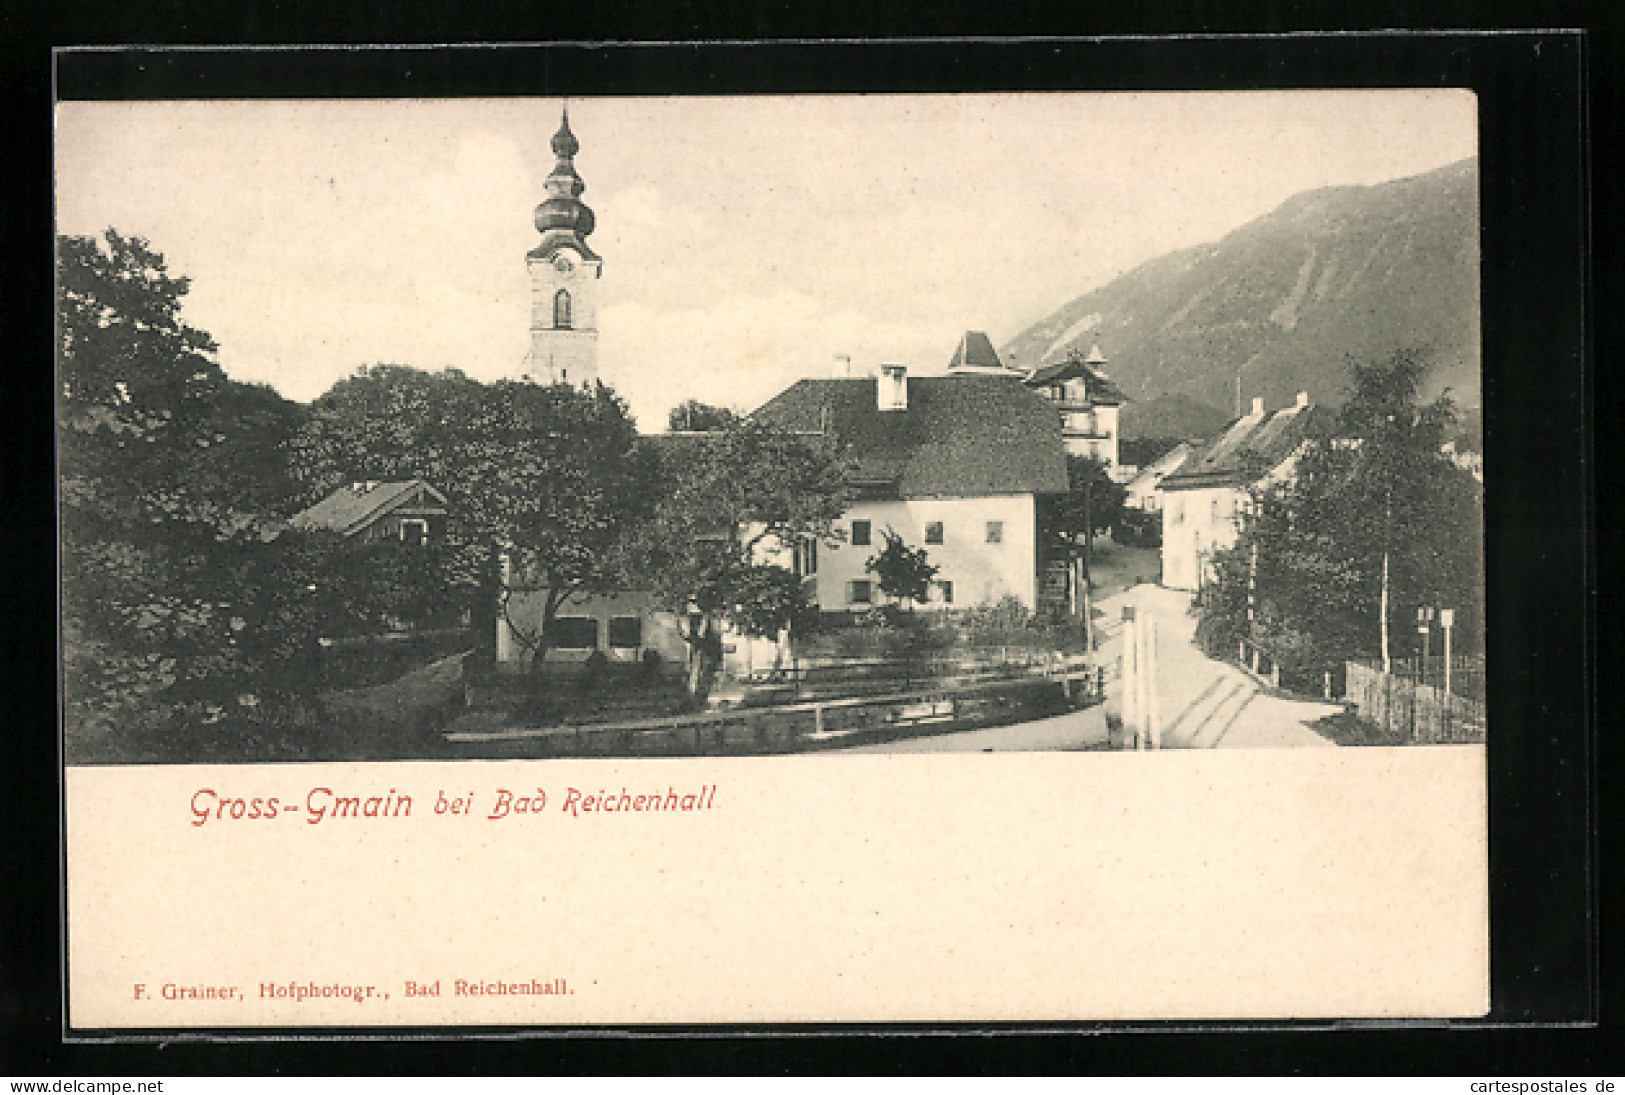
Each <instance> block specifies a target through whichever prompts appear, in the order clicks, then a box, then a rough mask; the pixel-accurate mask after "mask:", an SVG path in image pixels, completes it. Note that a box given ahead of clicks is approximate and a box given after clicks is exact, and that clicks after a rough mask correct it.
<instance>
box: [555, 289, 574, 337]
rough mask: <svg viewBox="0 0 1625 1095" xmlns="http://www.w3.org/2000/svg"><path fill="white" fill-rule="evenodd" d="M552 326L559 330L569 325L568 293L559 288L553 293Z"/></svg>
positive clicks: (566, 328) (565, 328) (567, 327)
mask: <svg viewBox="0 0 1625 1095" xmlns="http://www.w3.org/2000/svg"><path fill="white" fill-rule="evenodd" d="M553 326H555V327H557V328H559V329H560V330H568V329H569V327H570V293H569V291H568V290H565V289H560V290H559V291H558V292H557V293H555V294H554V295H553Z"/></svg>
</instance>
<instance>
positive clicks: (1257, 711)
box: [843, 584, 1342, 753]
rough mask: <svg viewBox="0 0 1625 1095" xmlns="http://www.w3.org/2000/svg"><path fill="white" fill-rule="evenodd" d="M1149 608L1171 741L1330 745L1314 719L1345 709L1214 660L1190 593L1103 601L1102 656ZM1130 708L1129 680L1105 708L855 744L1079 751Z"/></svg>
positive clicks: (1100, 741)
mask: <svg viewBox="0 0 1625 1095" xmlns="http://www.w3.org/2000/svg"><path fill="white" fill-rule="evenodd" d="M1129 605H1132V606H1134V607H1135V609H1136V611H1138V612H1144V613H1149V614H1150V615H1151V616H1152V617H1153V618H1154V619H1155V620H1156V629H1157V696H1156V703H1157V711H1158V713H1159V715H1160V716H1161V720H1162V746H1163V748H1165V749H1260V748H1278V747H1298V746H1308V747H1315V746H1330V745H1331V744H1332V743H1331V742H1330V741H1328V740H1327V739H1326V738H1323V737H1321V736H1320V735H1319V734H1317V733H1315V732H1314V731H1313V730H1311V729H1309V727H1308V726H1307V725H1305V724H1306V723H1310V722H1313V721H1315V720H1316V719H1319V718H1322V717H1324V716H1326V715H1331V714H1336V713H1337V712H1339V711H1341V710H1342V708H1341V707H1340V706H1338V705H1336V704H1328V703H1313V702H1305V701H1301V700H1290V699H1284V698H1281V697H1279V696H1273V695H1270V694H1269V693H1268V690H1267V689H1264V688H1261V687H1260V686H1259V685H1258V684H1257V683H1256V682H1255V681H1254V680H1253V679H1252V678H1251V677H1249V676H1248V675H1247V674H1246V673H1243V672H1242V671H1241V670H1240V669H1238V668H1236V667H1235V666H1232V665H1226V664H1224V663H1222V662H1217V661H1214V660H1213V659H1211V658H1209V657H1207V656H1206V655H1205V654H1203V653H1202V652H1201V651H1200V650H1198V649H1197V648H1196V646H1195V644H1194V643H1193V641H1192V638H1193V636H1194V633H1195V630H1196V617H1195V616H1193V615H1191V614H1190V612H1189V605H1190V595H1189V594H1187V593H1181V592H1179V591H1178V590H1171V589H1163V588H1162V587H1160V586H1155V585H1149V584H1145V585H1139V586H1136V587H1134V588H1133V589H1129V590H1126V591H1124V592H1122V593H1118V594H1115V595H1113V596H1111V597H1108V598H1106V599H1104V600H1102V601H1101V602H1100V603H1099V607H1100V609H1101V610H1102V611H1103V612H1104V613H1105V616H1104V617H1103V618H1102V619H1101V620H1100V621H1099V626H1100V628H1101V636H1102V638H1103V640H1104V641H1103V642H1102V643H1101V646H1100V657H1101V661H1102V662H1103V663H1104V664H1106V665H1112V664H1114V663H1115V662H1116V660H1117V658H1118V656H1119V654H1120V653H1121V649H1122V626H1121V622H1122V614H1123V608H1124V607H1125V606H1129ZM1121 711H1122V681H1121V680H1120V679H1111V680H1109V681H1108V683H1107V686H1106V703H1105V705H1104V707H1098V706H1097V707H1091V708H1087V709H1085V710H1082V711H1075V712H1071V713H1069V714H1065V715H1057V716H1055V717H1053V718H1047V719H1038V720H1036V721H1033V722H1026V723H1017V724H1015V725H1011V726H1001V727H995V728H993V729H989V730H970V731H964V732H961V733H956V734H938V735H932V736H930V737H920V738H913V739H909V740H905V741H895V742H885V743H881V744H875V745H864V746H859V747H856V748H853V749H850V750H843V751H844V752H854V753H985V752H996V753H1004V752H1032V751H1038V750H1049V749H1057V750H1078V749H1100V748H1104V747H1105V743H1106V737H1107V731H1106V715H1107V713H1110V714H1111V716H1112V717H1113V718H1114V719H1115V718H1116V717H1117V715H1118V714H1119V713H1120V712H1121Z"/></svg>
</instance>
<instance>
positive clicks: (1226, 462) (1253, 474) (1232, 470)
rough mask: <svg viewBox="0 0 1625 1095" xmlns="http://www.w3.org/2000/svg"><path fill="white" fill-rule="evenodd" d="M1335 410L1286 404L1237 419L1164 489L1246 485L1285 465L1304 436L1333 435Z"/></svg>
mask: <svg viewBox="0 0 1625 1095" xmlns="http://www.w3.org/2000/svg"><path fill="white" fill-rule="evenodd" d="M1336 424H1337V415H1336V412H1334V411H1332V410H1331V409H1329V408H1326V407H1301V408H1299V407H1287V408H1285V409H1283V410H1279V411H1276V412H1275V413H1274V414H1268V415H1263V416H1262V417H1258V418H1255V417H1253V416H1252V415H1247V416H1246V417H1243V418H1238V419H1237V420H1236V421H1235V422H1232V423H1231V424H1230V426H1229V427H1228V428H1227V429H1226V430H1225V432H1224V433H1223V434H1222V435H1221V436H1220V437H1219V439H1218V440H1217V441H1215V442H1213V443H1212V444H1211V445H1209V446H1207V447H1206V448H1205V449H1201V450H1199V451H1197V452H1195V453H1192V454H1191V455H1190V456H1188V457H1186V458H1185V462H1184V463H1183V464H1181V465H1180V466H1179V470H1177V471H1175V472H1174V473H1173V474H1172V475H1170V476H1168V477H1167V478H1166V479H1164V480H1163V481H1162V489H1163V490H1200V489H1202V488H1204V487H1242V486H1246V485H1248V484H1250V483H1254V482H1257V481H1258V480H1259V479H1262V478H1263V477H1264V476H1265V475H1268V474H1269V473H1270V472H1272V471H1274V470H1275V469H1276V468H1278V467H1280V466H1281V464H1283V463H1284V462H1285V461H1286V460H1287V458H1288V457H1290V456H1291V455H1292V454H1293V453H1295V452H1297V451H1298V449H1299V448H1300V447H1301V446H1302V445H1303V444H1304V442H1306V441H1309V440H1312V439H1315V438H1326V437H1330V436H1331V435H1332V432H1333V430H1334V429H1335V427H1336Z"/></svg>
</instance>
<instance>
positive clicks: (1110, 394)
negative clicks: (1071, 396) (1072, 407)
mask: <svg viewBox="0 0 1625 1095" xmlns="http://www.w3.org/2000/svg"><path fill="white" fill-rule="evenodd" d="M1078 377H1082V378H1083V379H1084V382H1085V384H1086V385H1087V386H1088V392H1089V402H1091V403H1100V404H1104V405H1106V406H1120V405H1122V404H1124V403H1126V402H1128V397H1127V396H1126V395H1124V394H1123V393H1122V392H1121V391H1120V390H1119V389H1118V387H1117V385H1116V384H1113V383H1112V382H1111V381H1110V380H1108V379H1107V378H1106V376H1105V374H1103V373H1101V372H1099V371H1098V370H1096V369H1092V368H1090V367H1089V364H1088V363H1087V362H1085V361H1082V360H1080V359H1078V358H1068V359H1067V360H1066V361H1059V362H1056V363H1055V364H1054V365H1041V366H1039V367H1038V368H1037V369H1034V370H1033V373H1032V375H1031V376H1029V377H1028V378H1027V384H1028V386H1030V387H1034V388H1037V387H1042V386H1043V385H1046V384H1059V383H1061V382H1062V381H1065V380H1074V379H1077V378H1078Z"/></svg>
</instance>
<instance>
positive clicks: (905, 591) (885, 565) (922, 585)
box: [864, 528, 939, 606]
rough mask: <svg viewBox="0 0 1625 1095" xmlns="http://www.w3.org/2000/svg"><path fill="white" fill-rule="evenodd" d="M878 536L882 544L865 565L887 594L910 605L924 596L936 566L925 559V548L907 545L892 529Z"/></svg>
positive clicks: (934, 575) (935, 573) (935, 571)
mask: <svg viewBox="0 0 1625 1095" xmlns="http://www.w3.org/2000/svg"><path fill="white" fill-rule="evenodd" d="M881 536H882V537H883V538H884V539H885V546H884V547H883V548H881V549H880V550H879V551H878V552H876V553H875V554H874V555H872V556H870V557H869V561H868V562H867V563H865V564H864V569H865V570H867V571H868V572H869V573H870V574H873V575H874V576H875V577H876V579H877V580H878V581H879V582H880V591H881V592H882V593H884V594H886V596H888V597H891V598H893V599H895V600H897V601H900V602H906V603H908V604H909V605H911V606H912V605H913V604H915V603H916V602H918V601H923V600H925V597H926V594H927V592H928V591H929V590H930V588H931V579H932V578H935V577H936V576H937V570H938V569H939V568H938V567H936V566H933V565H932V564H931V562H930V560H929V559H927V557H926V552H925V549H924V548H911V547H909V546H908V544H907V543H905V542H904V541H903V538H902V537H901V536H899V535H898V534H897V533H896V532H894V531H893V530H892V529H890V528H888V529H886V530H885V531H884V532H882V533H881Z"/></svg>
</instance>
